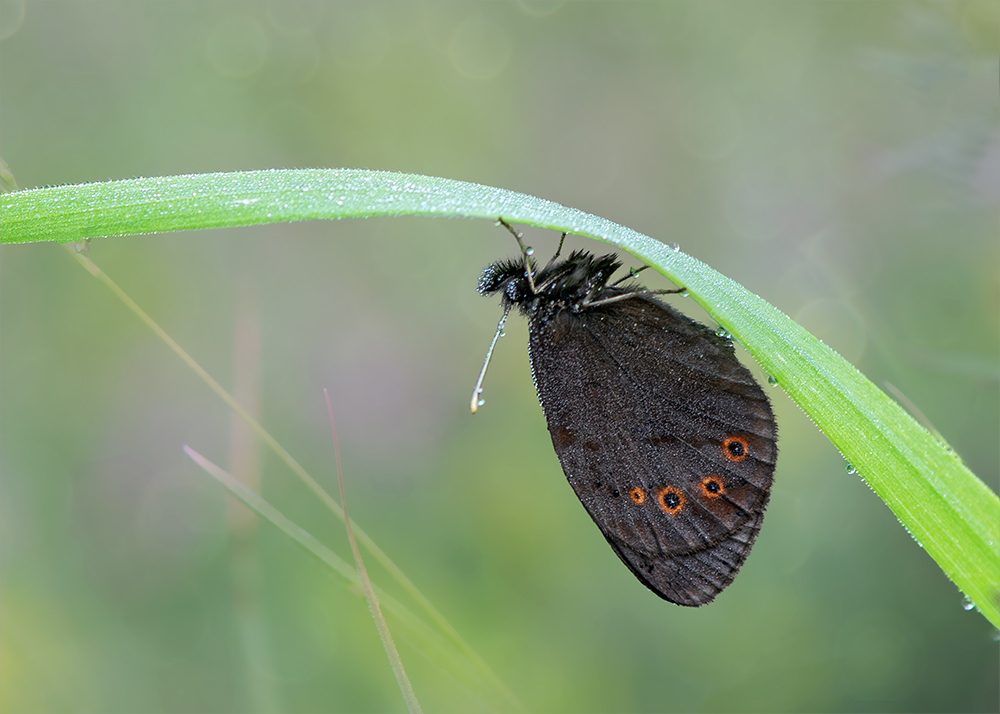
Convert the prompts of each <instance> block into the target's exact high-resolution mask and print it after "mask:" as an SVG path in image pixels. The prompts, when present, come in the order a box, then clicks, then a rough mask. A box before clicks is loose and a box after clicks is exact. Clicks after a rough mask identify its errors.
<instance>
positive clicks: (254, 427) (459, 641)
mask: <svg viewBox="0 0 1000 714" xmlns="http://www.w3.org/2000/svg"><path fill="white" fill-rule="evenodd" d="M64 247H65V249H66V250H67V251H68V252H69V253H70V254H71V255H72V256H73V257H74V258H75V259H76V260H77V262H79V263H80V265H82V266H83V267H84V268H85V269H86V270H87V272H89V273H90V274H91V275H93V276H94V277H95V278H97V279H98V280H100V281H101V282H102V283H104V284H105V285H106V286H107V287H108V289H110V290H111V292H113V293H114V294H115V296H116V297H118V299H119V300H121V301H122V302H123V303H124V304H125V305H126V306H127V307H128V308H129V309H130V310H131V311H132V312H133V313H135V315H136V316H137V317H138V318H139V319H140V320H142V321H143V322H144V323H145V324H146V325H147V326H148V327H149V328H150V329H151V330H152V331H153V332H154V333H155V334H156V335H157V336H158V337H159V338H160V339H161V340H163V341H164V342H165V343H166V344H167V346H168V347H170V349H171V350H173V351H174V353H175V354H177V356H178V357H180V358H181V360H182V361H183V362H184V363H185V364H186V365H188V367H189V368H190V369H191V370H192V371H193V372H194V373H195V374H197V375H198V377H199V378H201V380H202V381H204V382H205V384H207V385H208V387H209V388H210V389H211V390H212V391H213V392H215V394H216V395H217V396H218V397H219V398H220V399H221V400H222V401H223V402H224V403H225V404H226V405H227V406H228V407H229V408H230V409H231V410H232V411H233V412H234V413H235V414H236V415H237V416H238V417H239V418H240V419H242V420H243V421H244V423H246V425H247V426H249V427H250V430H251V431H253V433H254V434H255V435H256V436H257V437H258V438H259V439H260V440H261V441H263V442H264V443H265V444H267V446H268V447H270V448H271V450H272V451H273V452H274V453H275V454H276V455H277V456H278V458H279V459H281V460H282V461H283V462H284V463H285V464H286V465H287V466H288V468H289V469H291V470H292V472H293V473H294V474H295V475H296V476H298V477H299V479H300V480H301V481H302V482H303V483H304V484H305V485H306V486H307V487H308V488H309V489H310V490H311V491H312V492H313V494H315V495H316V497H317V498H319V500H320V502H321V503H323V504H324V505H325V506H326V507H327V508H328V509H329V510H330V511H331V512H332V513H333V514H334V515H335V516H336V517H337V518H339V519H340V520H341V521H343V520H344V511H343V509H341V507H340V504H339V503H337V502H336V501H335V500H333V497H331V496H330V494H328V493H327V492H326V491H325V490H324V489H323V487H322V486H320V484H319V482H317V481H316V479H314V478H313V477H312V476H310V475H309V473H308V472H307V471H306V470H305V468H303V467H302V465H301V464H299V462H298V461H297V460H296V459H295V458H294V457H293V456H292V455H291V454H290V453H288V451H287V450H286V449H285V448H284V447H283V446H281V444H279V443H278V441H277V440H276V439H275V438H274V437H273V436H271V434H270V433H269V432H268V431H267V430H266V429H264V427H263V426H261V424H260V423H259V422H258V421H257V420H256V419H254V418H253V417H252V416H251V415H250V414H248V413H247V412H246V410H244V409H243V407H241V406H240V405H239V404H238V403H237V401H236V400H235V399H233V397H232V395H231V394H229V392H227V391H226V390H225V389H223V388H222V385H220V384H219V383H218V382H217V381H215V379H213V378H212V376H211V375H210V374H209V373H208V372H207V371H206V370H205V369H204V368H203V367H202V366H201V365H200V364H198V363H197V362H196V361H195V360H194V358H193V357H191V355H189V354H188V353H187V352H186V351H185V350H184V349H183V348H182V347H181V346H180V345H179V344H177V342H176V341H175V340H174V339H173V338H172V337H170V335H168V334H167V332H166V331H165V330H164V329H163V328H162V327H160V326H159V325H158V324H157V323H156V322H155V321H154V320H153V319H152V318H151V317H150V316H149V315H148V314H146V312H145V311H144V310H143V309H142V308H141V307H139V305H138V304H137V303H136V302H135V301H134V300H132V298H130V297H129V296H128V294H126V293H125V291H124V290H122V289H121V287H119V286H118V284H117V283H115V282H114V281H113V280H111V278H110V277H108V275H107V274H105V273H104V271H103V270H101V269H100V268H99V267H98V266H97V265H96V264H95V263H94V262H93V261H92V260H90V258H88V257H87V256H86V255H83V254H82V253H80V252H78V251H76V250H75V249H74V247H73V246H69V245H67V246H64ZM354 534H355V536H356V537H357V539H358V541H359V542H361V543H362V544H364V546H365V548H367V549H368V551H369V552H370V553H371V554H372V555H374V556H375V559H376V560H378V562H379V563H380V564H381V565H382V566H383V567H384V568H385V569H386V570H387V571H388V572H389V574H390V575H392V577H393V578H394V579H395V580H396V582H398V583H399V584H400V585H401V586H402V587H403V589H404V590H405V591H406V592H407V593H409V594H410V596H411V597H413V598H414V599H415V600H416V601H417V602H418V603H419V604H420V606H421V607H422V608H423V609H424V611H425V612H427V614H428V615H429V616H430V618H431V620H433V622H434V623H435V624H436V625H437V626H438V627H439V628H440V629H441V630H442V631H443V632H444V633H445V634H446V635H447V636H448V637H449V638H450V639H451V641H452V642H453V643H454V644H455V646H456V647H458V649H459V650H461V652H462V653H463V655H464V656H465V657H467V658H468V659H469V661H470V662H472V663H474V664H475V666H476V667H477V669H478V670H479V672H480V674H481V675H482V676H483V677H484V678H485V679H486V680H487V681H489V682H490V684H491V686H493V687H494V688H495V689H496V690H497V691H498V692H501V693H503V695H504V696H505V697H506V698H507V700H508V701H509V702H510V703H511V704H513V705H514V707H515V708H517V709H519V710H522V709H523V706H522V705H521V703H520V702H519V701H518V699H517V697H515V696H514V694H513V692H511V691H510V689H508V688H507V686H506V685H505V684H504V683H503V682H502V681H501V680H500V678H499V677H498V676H497V675H496V674H495V673H494V672H493V670H491V669H490V667H489V666H488V665H487V664H486V662H485V661H484V660H483V659H482V658H481V657H480V656H479V655H478V654H477V653H476V651H475V650H473V649H472V647H471V646H470V645H469V644H468V643H467V642H466V641H465V640H464V639H463V638H462V636H461V635H459V634H458V631H457V630H456V629H455V628H454V627H452V625H451V623H449V622H448V620H446V619H445V617H444V615H442V614H441V613H440V612H439V611H438V610H437V608H435V607H434V605H433V604H432V603H431V601H430V600H428V599H427V597H426V596H425V595H424V594H423V593H422V592H421V591H420V590H419V589H418V588H417V586H416V585H414V584H413V582H412V581H411V580H410V579H409V578H408V577H407V576H406V575H405V574H404V573H403V571H402V570H401V569H400V568H399V566H397V565H396V564H395V563H394V562H393V561H392V560H391V559H390V558H389V556H388V555H387V554H386V553H385V552H384V551H383V550H382V549H381V548H379V547H378V545H376V544H375V541H374V540H372V538H371V537H370V536H369V535H368V534H367V533H365V532H364V531H363V530H362V529H361V528H360V527H359V526H358V525H357V522H355V523H354Z"/></svg>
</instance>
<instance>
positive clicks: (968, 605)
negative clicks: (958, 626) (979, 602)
mask: <svg viewBox="0 0 1000 714" xmlns="http://www.w3.org/2000/svg"><path fill="white" fill-rule="evenodd" d="M975 607H976V603H974V602H972V600H970V599H969V597H968V595H966V596H965V599H963V600H962V609H963V610H966V611H968V610H972V609H974V608H975Z"/></svg>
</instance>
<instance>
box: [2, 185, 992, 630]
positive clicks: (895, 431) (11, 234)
mask: <svg viewBox="0 0 1000 714" xmlns="http://www.w3.org/2000/svg"><path fill="white" fill-rule="evenodd" d="M401 215H417V216H442V217H445V216H446V217H460V216H462V217H479V218H489V219H491V220H495V219H496V218H498V217H502V218H504V219H505V220H507V221H508V222H511V223H522V224H527V225H532V226H537V227H540V228H550V229H553V230H558V231H566V232H568V233H573V234H576V235H582V236H588V237H591V238H596V239H598V240H602V241H606V242H608V243H612V244H614V245H617V246H620V247H621V248H622V249H623V250H625V251H627V252H628V253H631V254H632V255H634V256H635V257H637V258H639V259H640V260H642V261H644V262H646V263H648V264H649V265H651V266H653V267H655V268H656V269H657V270H658V271H659V272H661V273H662V274H663V275H665V276H667V277H668V278H670V279H671V280H672V281H673V282H674V283H676V284H678V285H682V286H684V287H685V288H686V289H687V291H688V293H689V294H690V296H691V297H692V298H693V299H694V300H696V301H697V302H698V303H699V304H700V305H701V306H702V307H704V308H705V309H706V310H707V311H708V313H709V314H710V315H712V317H714V318H715V319H716V320H717V321H718V322H719V323H720V324H721V325H722V326H723V327H725V328H726V329H727V330H728V331H729V332H730V333H731V334H732V335H733V337H734V338H736V339H737V340H739V341H740V342H741V343H742V344H743V346H744V347H745V348H746V350H747V351H748V352H749V353H750V354H751V355H753V357H754V358H755V359H757V361H758V362H760V364H761V366H763V368H764V369H765V370H766V371H767V372H768V373H769V374H770V375H772V376H773V377H774V378H775V379H777V381H778V383H779V384H781V386H782V387H783V388H784V389H785V391H786V392H787V393H788V395H789V396H791V397H792V399H794V400H795V401H796V402H797V403H798V404H799V406H800V407H802V409H803V411H805V413H806V414H807V415H809V417H810V418H812V420H813V421H814V422H815V423H816V425H817V426H819V428H820V429H821V430H822V431H823V433H824V434H826V435H827V437H828V438H829V439H830V440H831V441H832V442H833V444H834V445H835V446H836V447H837V448H838V449H840V451H841V453H842V454H843V455H844V457H845V458H846V459H847V460H848V461H849V462H850V463H851V464H852V465H853V466H854V467H855V469H856V470H857V473H859V474H860V475H861V476H862V477H863V478H864V479H865V481H866V482H867V483H868V485H869V486H871V488H872V490H874V491H875V493H876V494H877V495H878V496H879V498H881V499H882V500H883V501H884V502H885V503H886V504H887V505H888V506H889V507H890V508H891V509H892V511H893V513H894V514H895V515H896V517H897V518H898V519H899V521H900V522H901V523H902V524H903V526H904V527H905V528H906V529H907V530H908V531H909V532H910V533H911V534H912V535H913V537H914V538H915V539H916V540H917V542H918V543H919V544H920V545H921V546H922V547H923V548H924V549H925V550H926V551H927V552H928V553H929V554H930V555H931V557H932V558H934V560H935V561H936V562H937V563H938V565H939V566H940V567H941V568H942V570H944V572H945V574H946V575H947V576H948V577H949V578H951V580H952V581H953V582H954V583H955V584H956V585H958V587H959V588H960V589H961V590H962V592H964V593H965V595H966V596H967V597H968V598H969V599H970V600H971V601H972V602H973V603H974V604H975V606H976V607H977V608H978V609H979V611H980V612H982V613H983V615H985V616H986V618H987V619H989V620H990V622H992V623H993V624H994V625H995V626H997V627H1000V498H998V497H997V495H996V494H995V493H993V492H992V491H991V490H990V489H989V488H988V487H987V486H986V485H985V484H984V483H983V482H982V481H980V480H979V479H978V478H976V476H975V475H974V474H973V473H972V472H971V471H969V469H968V468H967V467H966V466H965V464H963V463H962V461H961V459H960V458H958V456H957V455H956V454H955V453H954V451H953V450H952V449H951V448H950V447H949V446H948V445H947V444H946V443H945V442H944V441H943V440H940V439H937V438H935V437H934V436H933V435H932V434H931V433H929V432H928V431H927V430H926V429H924V428H923V427H922V426H920V425H919V424H918V423H917V422H916V421H915V420H914V419H913V418H912V417H911V416H910V415H909V414H907V413H906V412H905V410H903V409H902V408H901V407H900V406H899V405H898V404H897V403H896V402H894V401H893V400H892V399H890V398H889V397H888V395H886V394H885V393H883V392H882V391H881V390H880V389H878V388H877V387H876V386H875V385H874V384H872V383H871V382H870V381H869V380H868V379H866V378H865V377H864V376H863V375H862V374H861V373H860V372H858V371H857V370H856V369H855V368H854V367H853V366H852V365H851V364H849V363H848V362H847V361H845V360H844V359H843V358H841V357H840V356H839V355H838V354H837V353H836V352H834V351H833V350H831V349H830V348H829V347H827V346H826V345H824V344H823V343H822V342H820V341H819V340H817V339H816V338H815V337H813V336H812V335H810V334H809V333H808V332H806V331H805V330H803V329H802V328H801V327H800V326H799V325H797V324H796V323H795V322H793V321H792V320H791V319H790V318H788V317H787V316H786V315H784V314H783V313H782V312H781V311H779V310H778V309H776V308H775V307H773V306H772V305H770V304H768V303H767V302H765V301H764V300H762V299H760V298H759V297H757V296H756V295H753V294H752V293H750V292H748V291H747V290H746V289H745V288H743V287H742V286H740V285H739V284H737V283H735V282H733V281H732V280H730V279H729V278H727V277H725V276H723V275H721V274H719V273H717V272H716V271H714V270H712V269H711V268H709V267H708V266H707V265H705V264H704V263H701V262H700V261H698V260H696V259H694V258H692V257H691V256H689V255H686V254H685V253H682V252H681V251H679V250H676V249H674V248H672V247H670V246H667V245H665V244H663V243H660V242H659V241H656V240H654V239H652V238H650V237H648V236H645V235H642V234H641V233H637V232H636V231H633V230H631V229H629V228H625V227H624V226H620V225H618V224H616V223H612V222H611V221H609V220H607V219H604V218H600V217H599V216H594V215H591V214H588V213H584V212H583V211H579V210H577V209H574V208H569V207H568V206H563V205H561V204H558V203H554V202H552V201H546V200H544V199H540V198H535V197H533V196H528V195H526V194H522V193H516V192H514V191H507V190H505V189H499V188H492V187H488V186H480V185H478V184H470V183H466V182H463V181H453V180H449V179H443V178H436V177H429V176H417V175H414V174H402V173H395V172H387V171H366V170H361V169H303V170H283V171H278V170H272V171H250V172H240V173H217V174H202V175H189V176H171V177H163V178H145V179H130V180H127V181H112V182H108V183H103V184H81V185H76V186H59V187H54V188H45V189H32V190H29V191H19V192H16V193H9V194H0V242H7V243H17V242H27V241H41V240H57V241H64V242H65V241H75V240H80V239H81V238H87V237H93V236H112V235H131V234H135V233H156V232H163V231H172V230H185V229H193V228H212V227H219V226H239V225H252V224H253V225H257V224H263V223H275V222H281V221H298V220H310V219H317V218H348V217H372V216H401ZM359 538H360V533H359Z"/></svg>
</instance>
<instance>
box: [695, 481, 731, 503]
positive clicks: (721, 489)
mask: <svg viewBox="0 0 1000 714" xmlns="http://www.w3.org/2000/svg"><path fill="white" fill-rule="evenodd" d="M700 486H701V495H702V496H704V497H705V498H713V499H714V498H719V497H720V496H722V494H724V493H725V492H726V487H725V485H723V483H722V479H720V478H719V477H718V476H706V477H705V478H703V479H702V480H701V484H700Z"/></svg>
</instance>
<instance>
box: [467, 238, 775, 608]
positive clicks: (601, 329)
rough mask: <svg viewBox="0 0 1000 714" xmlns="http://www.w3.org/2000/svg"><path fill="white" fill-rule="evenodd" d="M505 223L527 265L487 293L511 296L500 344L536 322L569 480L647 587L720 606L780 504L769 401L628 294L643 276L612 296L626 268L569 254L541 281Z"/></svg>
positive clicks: (514, 266) (689, 334)
mask: <svg viewBox="0 0 1000 714" xmlns="http://www.w3.org/2000/svg"><path fill="white" fill-rule="evenodd" d="M500 223H501V224H503V225H504V226H506V227H507V228H508V230H510V231H511V233H513V234H514V236H515V238H517V240H518V244H519V245H521V251H522V254H523V256H524V257H523V259H522V260H507V261H500V262H497V263H493V264H492V265H490V266H489V267H487V268H486V269H485V270H484V271H483V274H482V277H481V278H480V280H479V292H480V293H482V294H483V295H494V294H496V293H499V294H500V300H501V304H502V306H503V308H504V317H503V319H502V320H501V321H500V327H499V328H498V330H497V335H499V334H500V331H501V329H502V327H503V324H504V321H505V320H506V318H507V315H508V313H509V312H510V310H511V309H512V308H513V307H515V306H516V307H517V308H518V309H519V310H520V312H521V313H522V314H524V315H525V316H526V317H527V318H528V334H529V338H528V352H529V355H530V358H531V372H532V376H533V378H534V381H535V388H536V389H537V391H538V400H539V402H541V405H542V411H543V412H544V413H545V420H546V422H547V423H548V427H549V433H550V434H551V436H552V445H553V446H554V447H555V450H556V454H557V455H558V456H559V461H560V463H561V464H562V467H563V471H564V472H565V474H566V478H567V479H568V480H569V483H570V485H571V486H572V487H573V490H574V491H575V492H576V495H577V497H578V498H579V499H580V501H581V502H582V503H583V506H584V508H586V509H587V512H588V513H589V514H590V517H591V518H593V519H594V523H596V524H597V527H598V528H600V529H601V532H602V533H603V534H604V537H605V538H607V540H608V543H610V544H611V547H612V548H613V549H614V551H615V552H616V553H617V554H618V557H619V558H621V559H622V561H623V562H624V563H625V565H627V566H628V567H629V569H630V570H631V571H632V572H633V573H634V574H635V576H636V577H637V578H639V580H640V581H642V582H643V583H644V584H645V585H646V587H648V588H649V589H650V590H652V591H653V592H654V593H656V594H657V595H659V596H660V597H662V598H664V599H665V600H669V601H671V602H674V603H677V604H679V605H691V606H697V605H704V604H706V603H708V602H711V601H712V599H713V598H714V597H715V596H716V595H718V594H719V592H720V591H721V590H722V589H723V588H725V587H726V586H727V585H729V584H730V583H731V582H732V581H733V578H734V577H735V576H736V572H737V571H738V570H739V568H740V566H741V565H742V564H743V561H744V560H745V559H746V557H747V554H748V553H749V552H750V548H751V546H752V545H753V542H754V539H755V538H756V537H757V532H758V531H759V530H760V524H761V521H762V520H763V517H764V509H765V507H766V506H767V501H768V497H769V495H770V490H771V482H772V474H773V473H774V466H775V461H776V459H777V455H778V447H777V444H776V440H777V425H776V424H775V421H774V415H773V414H772V412H771V407H770V404H769V403H768V399H767V396H766V395H765V394H764V392H763V390H762V389H761V388H760V386H759V385H758V384H757V382H756V381H755V380H754V378H753V376H752V375H751V374H750V372H749V371H748V370H747V369H746V367H744V366H743V365H742V364H740V362H739V360H738V359H737V358H736V355H735V354H734V351H733V345H732V342H730V341H729V340H727V339H725V338H723V337H720V336H719V335H717V334H716V333H715V332H713V331H712V330H710V329H709V328H707V327H705V326H704V325H701V324H699V323H697V322H694V321H693V320H691V319H689V318H687V317H685V316H684V315H682V314H680V313H679V312H677V311H676V310H674V309H672V308H671V307H669V306H667V305H665V304H664V303H662V302H661V301H660V300H658V299H657V298H656V297H654V293H652V292H651V291H648V290H646V289H645V288H643V287H641V286H639V285H636V284H632V283H627V284H623V280H625V279H627V278H630V277H632V276H633V275H634V274H635V273H634V272H631V273H629V274H628V275H627V276H625V278H624V279H623V280H619V281H617V282H613V283H612V282H610V280H611V277H612V275H613V274H614V273H615V272H616V271H617V270H618V269H619V268H620V267H621V263H620V262H619V261H618V260H617V259H616V258H615V256H613V255H604V256H601V257H595V256H594V255H593V254H591V253H587V252H584V251H574V252H573V253H571V254H570V256H569V257H568V258H566V259H564V260H558V256H559V252H560V251H561V249H562V243H561V242H560V244H559V249H560V250H557V251H556V255H555V256H553V258H552V260H550V261H549V263H548V264H547V265H546V266H545V267H544V268H542V269H541V270H536V266H535V264H534V262H533V261H532V260H531V259H530V258H529V257H528V256H529V255H530V253H531V250H530V249H528V248H525V247H524V244H523V243H522V241H521V236H520V235H519V234H518V233H517V232H515V231H514V229H513V228H511V227H510V226H509V225H507V224H506V223H504V222H503V221H500ZM563 238H565V234H564V235H563ZM660 292H680V290H673V291H660ZM496 340H497V338H496V337H494V338H493V345H495V344H496ZM493 345H491V346H490V353H492V351H493ZM488 363H489V355H487V359H486V363H485V364H484V365H483V372H482V373H480V380H479V382H478V383H477V385H476V391H475V392H474V394H473V411H475V410H476V406H477V404H478V402H479V394H480V392H481V391H482V389H481V388H480V387H481V384H482V378H483V375H484V374H485V371H486V365H487V364H488Z"/></svg>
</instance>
